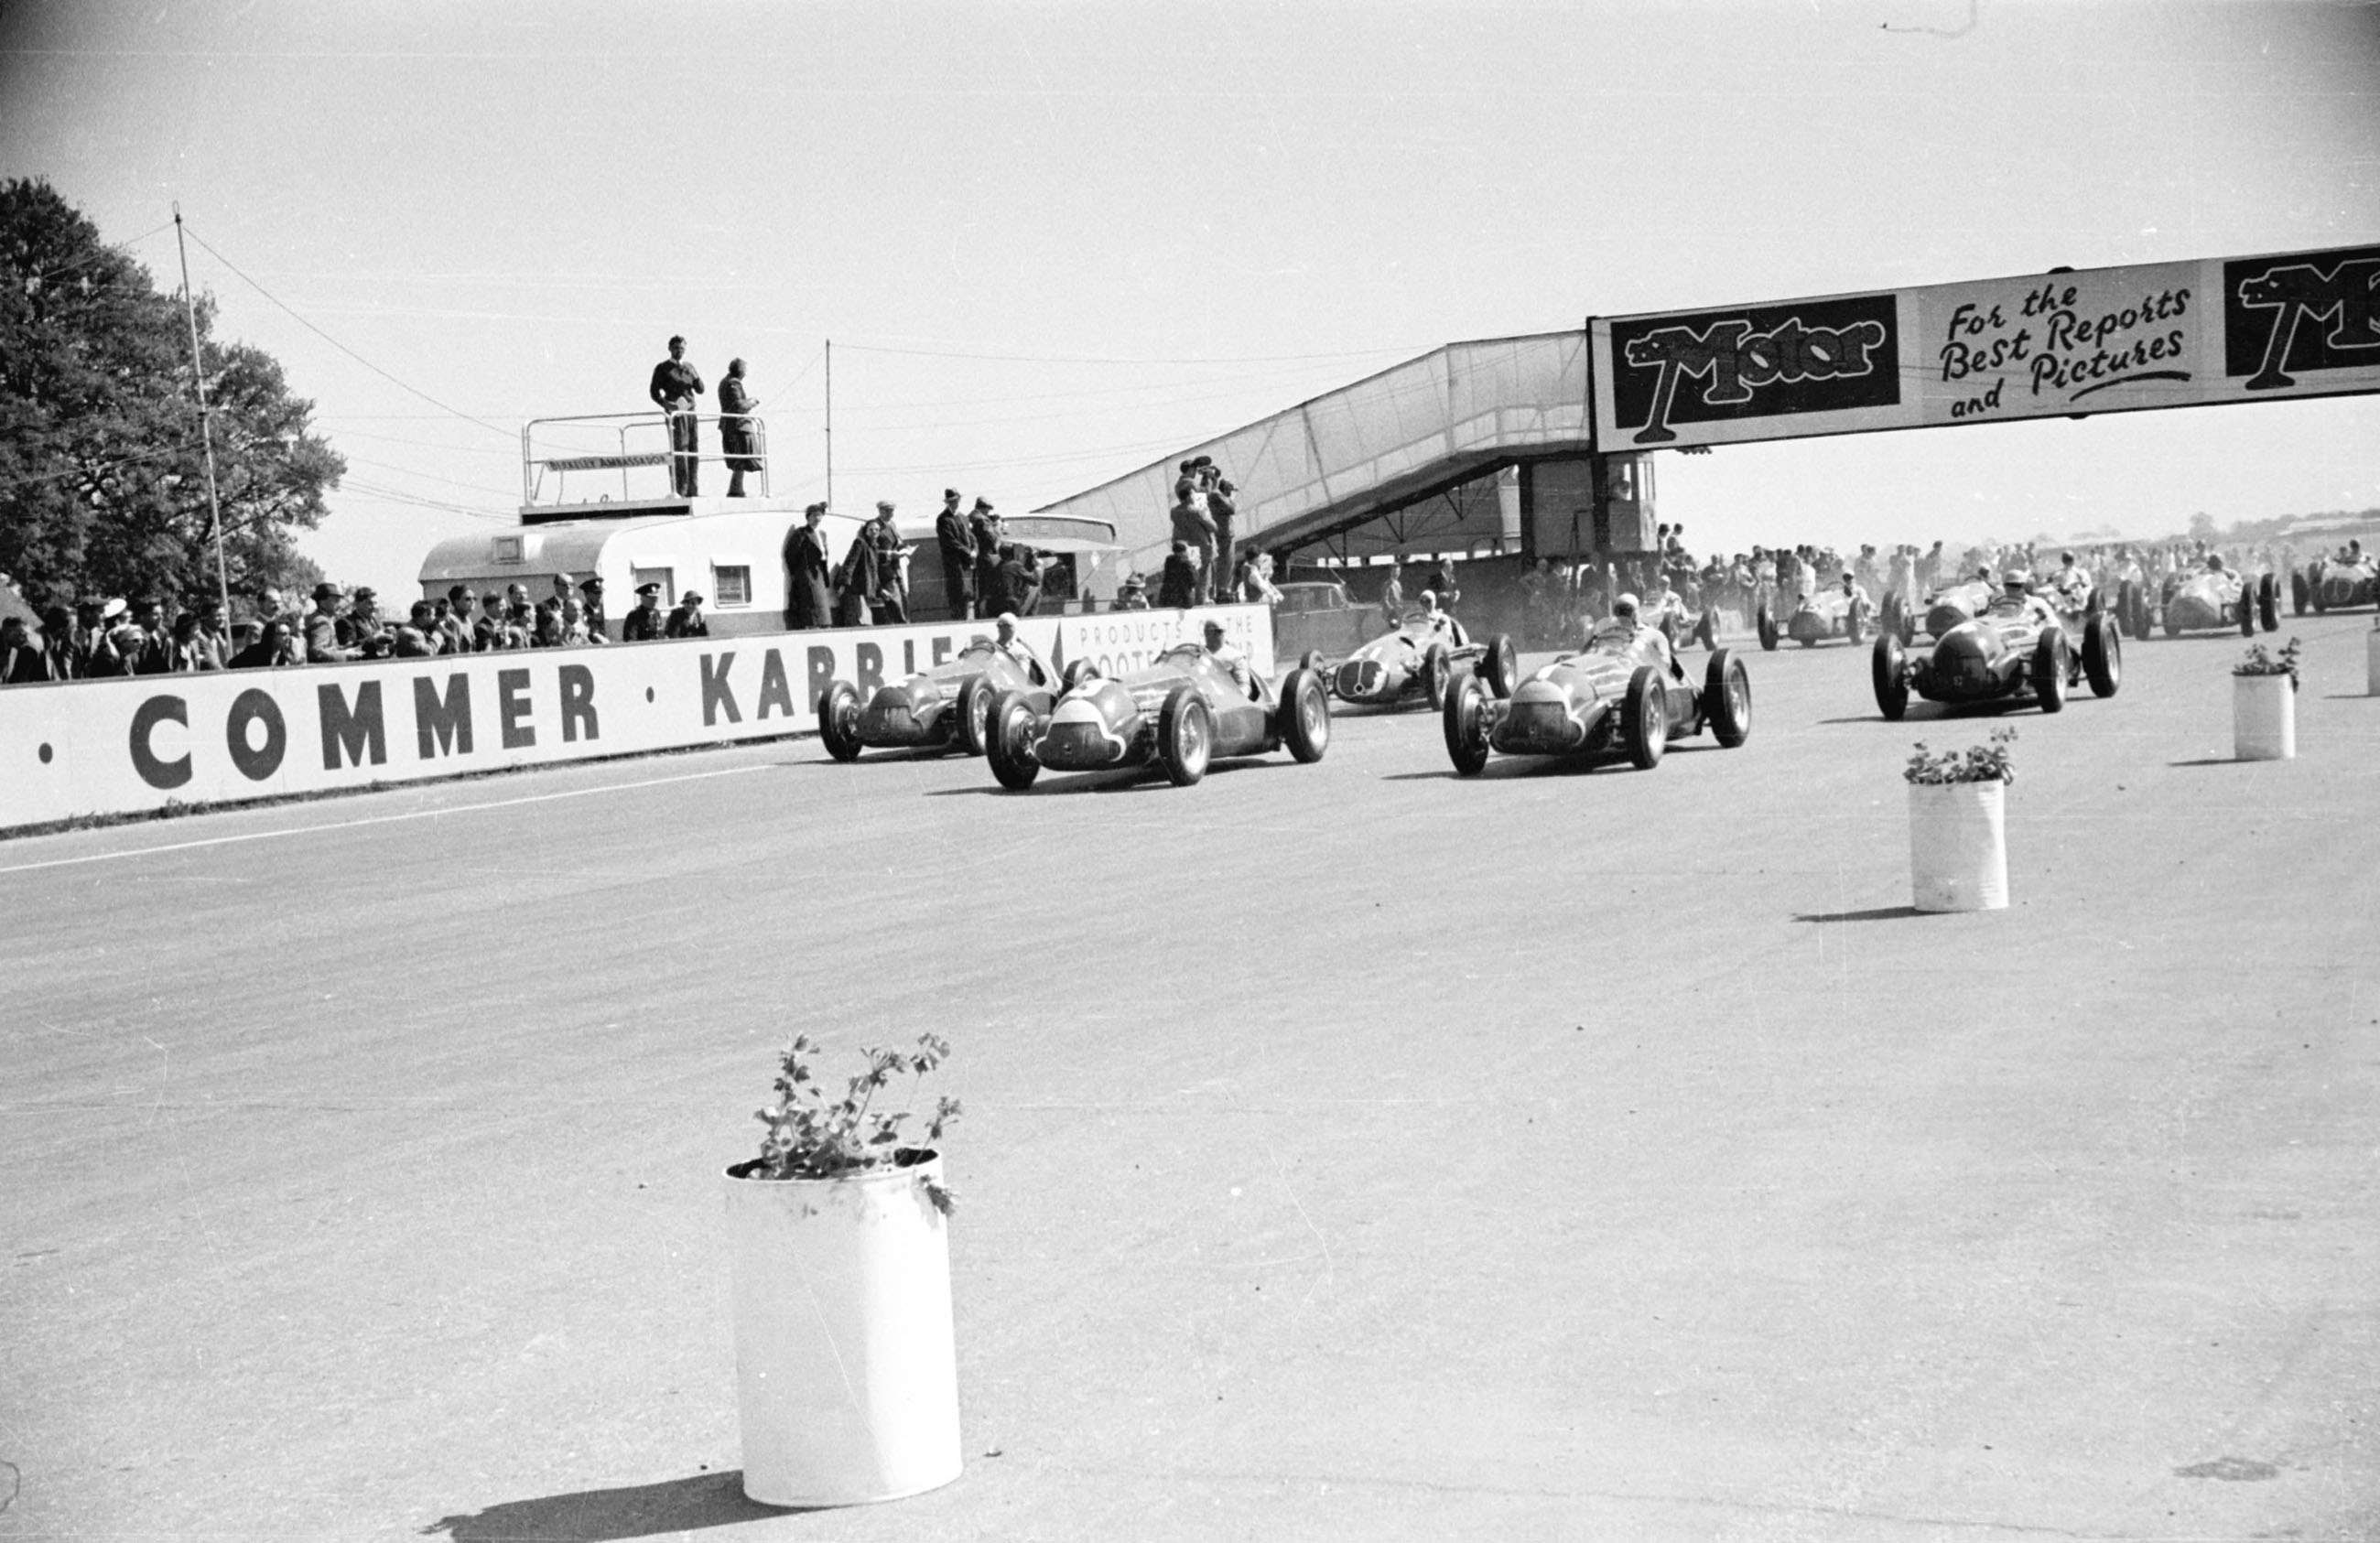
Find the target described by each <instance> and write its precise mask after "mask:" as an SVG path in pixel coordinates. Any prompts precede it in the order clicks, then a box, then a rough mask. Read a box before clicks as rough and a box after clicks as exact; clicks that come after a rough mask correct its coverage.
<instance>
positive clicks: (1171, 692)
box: [985, 643, 1330, 793]
mask: <svg viewBox="0 0 2380 1543" xmlns="http://www.w3.org/2000/svg"><path fill="white" fill-rule="evenodd" d="M1283 746H1287V747H1289V753H1290V754H1291V755H1293V756H1294V757H1296V758H1297V759H1299V760H1301V761H1306V762H1312V761H1318V760H1320V759H1322V752H1323V751H1324V749H1326V748H1327V747H1329V746H1330V694H1329V693H1328V692H1326V691H1324V690H1323V688H1322V678H1321V677H1320V676H1319V675H1318V674H1315V673H1314V672H1313V671H1311V670H1306V669H1296V670H1292V671H1291V672H1290V673H1289V674H1288V675H1287V676H1286V677H1284V678H1283V679H1282V681H1281V686H1280V688H1279V689H1278V690H1276V689H1275V688H1274V687H1273V686H1272V684H1271V683H1270V682H1269V681H1267V680H1266V679H1264V678H1263V677H1262V676H1260V675H1252V676H1251V677H1250V678H1249V681H1248V683H1247V684H1246V685H1245V686H1243V685H1242V684H1241V683H1240V682H1239V680H1238V679H1237V678H1235V677H1234V676H1233V674H1232V671H1231V669H1230V667H1229V666H1228V665H1227V664H1225V663H1224V662H1222V661H1220V660H1218V659H1217V658H1215V657H1214V656H1213V655H1212V654H1210V653H1208V651H1207V650H1205V649H1203V648H1201V647H1199V646H1198V645H1197V644H1196V643H1178V644H1176V645H1174V646H1173V647H1172V648H1170V649H1168V650H1165V651H1164V652H1163V653H1161V654H1160V655H1158V657H1157V662H1155V663H1154V664H1151V665H1150V666H1149V667H1148V668H1147V669H1146V670H1135V671H1134V672H1133V673H1132V674H1126V675H1122V676H1118V677H1115V678H1113V679H1110V678H1108V677H1106V676H1103V675H1091V676H1088V677H1087V678H1084V679H1081V680H1079V681H1078V682H1077V683H1076V684H1075V685H1074V686H1071V687H1070V688H1069V689H1068V690H1067V692H1066V693H1065V695H1063V696H1062V697H1060V698H1059V699H1058V700H1057V702H1056V704H1055V705H1054V706H1052V707H1050V708H1047V709H1042V708H1037V707H1035V706H1034V704H1033V701H1032V699H1030V698H1029V697H1028V696H1026V694H1025V693H1023V692H1018V691H1005V692H1002V694H1001V695H1000V697H999V698H998V699H996V700H994V701H993V703H992V704H991V730H990V742H989V744H988V745H987V746H986V747H985V754H986V759H989V760H990V762H991V773H992V775H993V776H995V777H997V778H999V779H1000V785H1001V786H1002V787H1005V788H1009V789H1012V790H1014V791H1016V792H1020V793H1021V792H1023V791H1024V790H1025V789H1026V788H1028V787H1031V786H1032V785H1033V781H1034V779H1035V778H1037V777H1038V776H1039V775H1040V774H1041V772H1042V771H1043V770H1044V769H1045V768H1046V769H1047V770H1049V771H1051V772H1112V771H1116V770H1119V769H1122V768H1126V767H1145V766H1148V765H1151V764H1154V765H1157V766H1160V767H1162V768H1163V769H1164V771H1165V774H1166V776H1167V777H1168V778H1170V779H1172V782H1173V783H1174V784H1175V785H1176V786H1182V787H1186V786H1188V785H1189V784H1192V783H1195V782H1196V781H1197V780H1198V779H1199V778H1201V777H1203V776H1205V775H1206V774H1207V767H1208V763H1209V762H1210V761H1213V760H1216V759H1221V758H1224V757H1229V756H1256V755H1269V754H1271V753H1272V752H1273V751H1275V750H1278V749H1280V748H1281V747H1283Z"/></svg>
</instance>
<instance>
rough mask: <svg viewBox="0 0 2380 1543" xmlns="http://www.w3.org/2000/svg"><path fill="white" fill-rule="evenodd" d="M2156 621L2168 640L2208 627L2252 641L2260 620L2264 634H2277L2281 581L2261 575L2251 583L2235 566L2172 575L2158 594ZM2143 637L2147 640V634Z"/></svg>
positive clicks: (2279, 621)
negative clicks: (2235, 628)
mask: <svg viewBox="0 0 2380 1543" xmlns="http://www.w3.org/2000/svg"><path fill="white" fill-rule="evenodd" d="M2157 621H2158V622H2159V623H2160V624H2161V625H2163V626H2164V627H2165V635H2166V636H2167V637H2168V638H2177V637H2180V635H2181V634H2182V633H2185V632H2204V631H2205V630H2207V629H2208V628H2210V627H2221V628H2223V629H2224V630H2225V631H2227V632H2228V631H2229V630H2230V629H2231V628H2232V627H2233V626H2238V627H2239V629H2240V637H2242V638H2253V637H2254V636H2255V635H2256V626H2257V624H2258V623H2259V622H2261V623H2263V624H2264V628H2265V631H2266V632H2273V631H2277V630H2278V629H2279V627H2280V625H2281V587H2280V581H2279V580H2277V579H2276V578H2275V577H2273V576H2272V575H2271V574H2269V573H2265V574H2259V575H2257V576H2256V577H2255V579H2254V580H2253V582H2252V581H2251V580H2250V579H2249V577H2248V576H2247V575H2246V574H2243V573H2240V571H2238V570H2237V569H2234V568H2200V569H2197V570H2195V571H2192V572H2187V573H2178V574H2168V575H2167V576H2166V580H2165V583H2164V584H2163V585H2162V586H2160V587H2159V589H2158V592H2157ZM2143 636H2146V634H2145V632H2144V633H2143Z"/></svg>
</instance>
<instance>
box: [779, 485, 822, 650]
mask: <svg viewBox="0 0 2380 1543" xmlns="http://www.w3.org/2000/svg"><path fill="white" fill-rule="evenodd" d="M833 572H834V564H833V562H832V558H831V557H830V556H829V555H828V553H827V545H826V505H825V504H811V505H809V506H808V507H807V508H806V509H804V510H803V511H802V523H801V524H799V525H797V526H795V527H794V529H791V530H790V531H787V532H786V534H785V625H786V626H791V627H816V626H833V625H834V590H833V583H832V575H833Z"/></svg>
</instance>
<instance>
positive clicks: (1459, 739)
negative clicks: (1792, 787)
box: [1445, 624, 1752, 777]
mask: <svg viewBox="0 0 2380 1543" xmlns="http://www.w3.org/2000/svg"><path fill="white" fill-rule="evenodd" d="M1445 711H1446V753H1447V756H1448V758H1449V759H1451V760H1452V761H1453V762H1454V769H1455V771H1457V772H1461V773H1462V774H1463V775H1464V776H1466V777H1467V776H1471V775H1473V774H1475V773H1476V772H1480V771H1481V770H1483V769H1485V768H1486V766H1487V764H1488V752H1489V751H1491V750H1494V751H1500V752H1501V753H1503V754H1505V755H1508V756H1581V757H1589V758H1593V759H1616V758H1619V757H1621V756H1624V757H1626V758H1627V759H1629V760H1630V761H1632V762H1633V763H1634V764H1635V765H1636V766H1637V767H1639V768H1640V769H1642V770H1645V771H1648V772H1649V771H1651V770H1652V769H1653V768H1654V767H1656V766H1658V765H1659V764H1660V763H1661V753H1662V752H1663V751H1664V750H1666V749H1668V748H1669V744H1670V740H1672V739H1682V738H1683V737H1685V736H1686V735H1693V734H1699V733H1701V732H1702V731H1703V730H1704V729H1706V728H1707V729H1709V730H1710V731H1711V734H1712V735H1713V736H1714V737H1716V738H1717V739H1718V742H1719V744H1721V745H1722V746H1725V747H1727V748H1729V749H1733V748H1735V747H1737V746H1739V745H1741V744H1743V742H1744V740H1745V739H1746V738H1747V737H1748V736H1749V735H1751V733H1752V680H1751V677H1750V676H1749V675H1748V674H1746V673H1745V671H1744V668H1743V662H1742V661H1741V660H1738V659H1737V658H1736V657H1735V656H1734V655H1733V654H1732V653H1730V651H1729V650H1726V649H1715V650H1712V652H1711V656H1710V662H1709V663H1708V664H1707V665H1706V666H1705V667H1704V670H1703V684H1702V687H1701V689H1699V690H1697V689H1696V688H1695V687H1694V685H1693V683H1692V682H1691V681H1689V680H1688V679H1687V677H1686V673H1685V670H1684V669H1683V668H1682V666H1681V665H1679V663H1678V662H1677V660H1676V657H1675V656H1674V655H1673V654H1671V653H1670V650H1667V649H1665V648H1663V647H1662V640H1661V637H1660V634H1658V633H1657V632H1655V631H1653V630H1652V629H1650V628H1649V627H1646V628H1638V629H1636V630H1635V631H1634V633H1633V635H1631V634H1629V633H1628V632H1626V631H1623V630H1622V629H1621V628H1618V627H1613V626H1610V625H1609V624H1606V626H1604V627H1601V628H1598V629H1597V632H1596V634H1595V635H1594V636H1593V637H1591V638H1588V639H1587V645H1586V647H1585V649H1584V650H1580V651H1579V652H1577V653H1566V654H1563V655H1561V656H1560V658H1558V659H1556V660H1555V661H1554V662H1552V663H1550V664H1548V665H1545V666H1543V667H1541V668H1540V669H1538V670H1537V671H1536V673H1535V674H1532V675H1530V676H1529V677H1528V678H1527V679H1526V680H1524V681H1522V682H1521V683H1520V684H1519V685H1518V686H1514V687H1513V688H1512V697H1511V699H1509V700H1507V699H1500V698H1497V697H1492V696H1490V695H1489V694H1488V689H1487V687H1486V686H1482V685H1481V684H1480V682H1479V679H1478V677H1477V676H1475V675H1466V676H1464V677H1463V679H1461V680H1459V681H1457V682H1456V683H1455V685H1454V688H1453V690H1452V691H1451V693H1450V694H1449V695H1448V697H1447V699H1446V710H1445Z"/></svg>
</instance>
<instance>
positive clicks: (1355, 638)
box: [1272, 578, 1385, 659]
mask: <svg viewBox="0 0 2380 1543" xmlns="http://www.w3.org/2000/svg"><path fill="white" fill-rule="evenodd" d="M1278 588H1279V589H1280V590H1281V600H1280V601H1279V603H1277V604H1276V605H1274V606H1273V608H1272V651H1273V657H1274V658H1276V659H1298V658H1302V657H1303V656H1305V654H1308V653H1319V654H1322V655H1324V656H1325V657H1327V658H1330V659H1344V658H1346V657H1347V656H1348V655H1349V654H1352V653H1354V651H1355V650H1357V649H1359V648H1361V647H1362V646H1363V645H1364V643H1365V642H1366V639H1368V638H1373V637H1375V636H1377V635H1378V634H1379V633H1380V632H1381V631H1382V630H1383V628H1384V626H1385V622H1384V619H1383V618H1382V616H1381V615H1380V608H1379V607H1378V606H1377V605H1362V604H1358V603H1357V602H1356V601H1355V597H1354V596H1353V595H1352V594H1350V593H1348V591H1347V586H1346V585H1344V584H1342V583H1341V582H1340V581H1339V580H1338V579H1335V578H1317V579H1309V578H1300V579H1295V580H1293V581H1291V582H1290V583H1287V584H1282V585H1280V586H1278Z"/></svg>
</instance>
